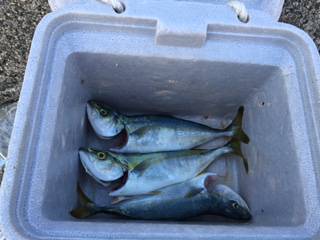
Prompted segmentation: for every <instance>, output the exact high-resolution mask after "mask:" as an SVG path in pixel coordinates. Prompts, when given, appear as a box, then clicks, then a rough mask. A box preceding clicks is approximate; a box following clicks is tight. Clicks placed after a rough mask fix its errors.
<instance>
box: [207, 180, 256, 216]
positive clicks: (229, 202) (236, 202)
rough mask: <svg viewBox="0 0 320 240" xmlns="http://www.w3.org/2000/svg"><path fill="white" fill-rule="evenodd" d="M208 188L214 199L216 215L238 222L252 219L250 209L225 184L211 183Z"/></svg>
mask: <svg viewBox="0 0 320 240" xmlns="http://www.w3.org/2000/svg"><path fill="white" fill-rule="evenodd" d="M207 186H208V187H209V188H208V189H207V190H208V192H209V194H210V196H211V197H212V198H213V199H214V202H215V207H214V208H215V209H214V210H215V212H216V213H218V214H220V215H223V216H226V217H229V218H233V219H238V220H250V219H251V217H252V216H251V213H250V209H249V207H248V205H247V203H246V202H245V201H244V200H243V198H242V197H241V196H240V195H239V194H238V193H236V192H235V191H233V190H232V189H231V188H229V187H228V186H226V185H223V184H216V185H213V184H212V183H209V185H207Z"/></svg>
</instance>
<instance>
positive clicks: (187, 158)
mask: <svg viewBox="0 0 320 240" xmlns="http://www.w3.org/2000/svg"><path fill="white" fill-rule="evenodd" d="M235 152H237V151H236V150H234V149H233V148H232V147H231V146H226V147H222V148H219V149H215V150H185V151H177V152H163V153H151V154H143V155H144V156H143V158H144V159H145V160H144V161H142V162H140V163H139V162H137V160H138V161H139V159H140V158H139V154H128V155H117V154H113V156H114V158H115V159H119V160H121V162H122V163H123V162H125V161H126V162H128V163H129V164H127V165H125V166H126V167H128V176H127V180H126V182H125V184H124V185H123V186H122V187H121V188H119V189H117V190H115V191H113V192H111V193H110V196H131V195H138V194H148V193H150V192H152V191H155V190H157V189H159V188H162V187H165V186H168V185H172V184H175V183H179V182H183V181H186V180H188V179H191V178H193V177H195V176H197V175H198V174H200V173H201V172H203V171H204V170H205V169H206V168H207V167H208V166H209V165H210V164H211V163H212V162H213V161H215V160H216V159H218V158H219V157H221V156H223V155H225V154H228V153H235ZM109 154H110V153H109Z"/></svg>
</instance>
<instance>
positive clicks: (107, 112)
mask: <svg viewBox="0 0 320 240" xmlns="http://www.w3.org/2000/svg"><path fill="white" fill-rule="evenodd" d="M243 112H244V108H243V107H241V108H239V111H238V114H237V116H236V118H235V119H234V121H233V123H232V124H231V125H230V126H229V127H227V128H226V129H223V130H220V129H213V128H210V127H208V126H205V125H202V124H198V123H195V122H191V121H187V120H183V119H178V118H174V117H166V116H125V115H122V114H119V113H117V112H116V111H114V110H112V109H110V108H107V107H104V106H102V105H101V104H98V103H97V102H94V101H89V102H88V104H87V115H88V119H89V121H90V123H91V125H92V127H93V129H94V131H95V132H96V134H97V135H98V136H100V137H101V138H112V137H115V136H117V135H121V134H120V133H123V135H124V136H125V137H124V140H123V143H122V144H121V146H119V147H117V148H112V149H111V150H112V151H114V152H121V153H150V152H162V151H178V150H185V149H192V148H195V147H197V146H200V145H203V144H205V143H208V142H211V141H214V140H217V139H221V138H225V139H227V140H230V139H234V140H239V141H242V142H244V143H249V138H248V136H247V135H246V134H245V133H244V131H243V130H242V116H243Z"/></svg>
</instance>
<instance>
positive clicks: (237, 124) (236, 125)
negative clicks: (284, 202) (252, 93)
mask: <svg viewBox="0 0 320 240" xmlns="http://www.w3.org/2000/svg"><path fill="white" fill-rule="evenodd" d="M243 113H244V107H243V106H241V107H240V108H239V109H238V113H237V115H236V117H235V118H234V119H233V121H232V123H231V124H230V126H229V127H228V128H227V129H226V130H229V131H233V132H234V134H233V137H232V141H240V142H243V143H245V144H248V143H249V142H250V139H249V137H248V135H247V134H246V133H245V132H244V131H243V129H242V118H243Z"/></svg>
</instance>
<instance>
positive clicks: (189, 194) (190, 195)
mask: <svg viewBox="0 0 320 240" xmlns="http://www.w3.org/2000/svg"><path fill="white" fill-rule="evenodd" d="M203 190H204V188H192V189H190V191H189V192H187V193H186V195H185V196H184V198H193V197H194V196H196V195H198V194H199V193H201V192H202V191H203Z"/></svg>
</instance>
